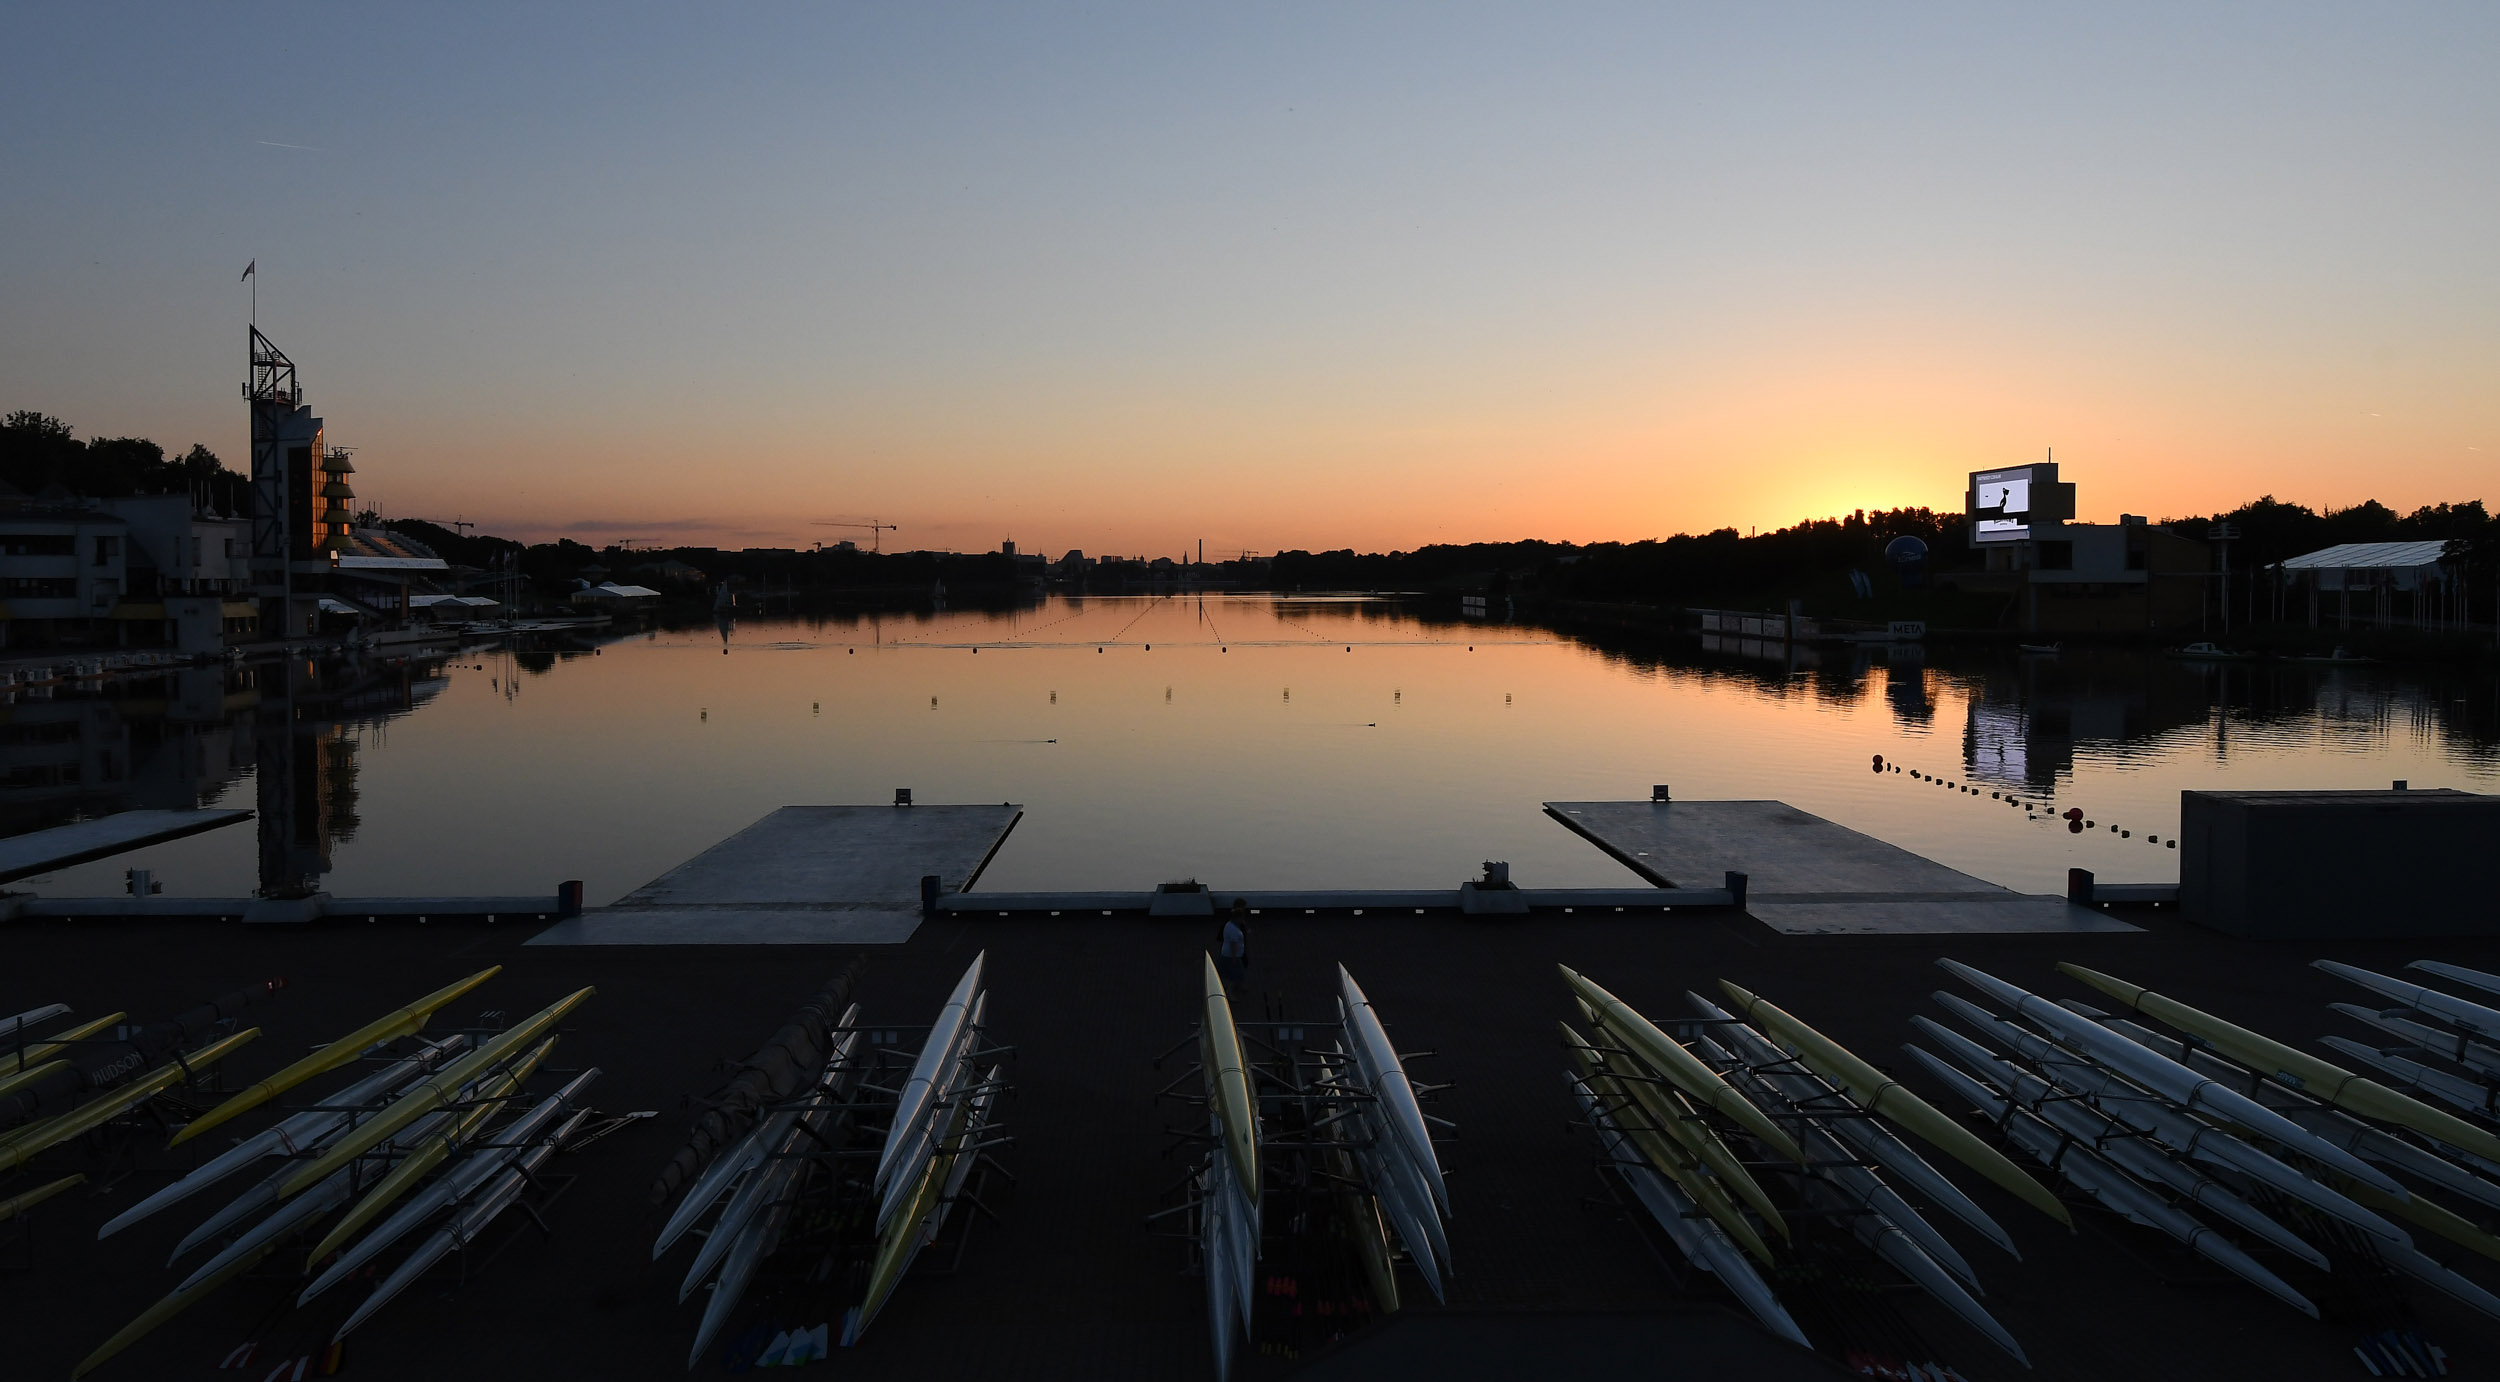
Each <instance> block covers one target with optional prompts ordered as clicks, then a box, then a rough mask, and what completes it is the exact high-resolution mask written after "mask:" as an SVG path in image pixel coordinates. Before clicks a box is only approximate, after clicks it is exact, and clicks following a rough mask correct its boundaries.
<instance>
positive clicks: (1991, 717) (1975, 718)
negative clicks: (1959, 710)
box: [1962, 699, 2031, 784]
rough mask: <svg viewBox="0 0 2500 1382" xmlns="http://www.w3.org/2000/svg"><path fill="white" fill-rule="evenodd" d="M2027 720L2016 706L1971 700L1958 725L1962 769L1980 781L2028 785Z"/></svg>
mask: <svg viewBox="0 0 2500 1382" xmlns="http://www.w3.org/2000/svg"><path fill="white" fill-rule="evenodd" d="M2030 749H2031V719H2030V717H2029V716H2027V715H2025V714H2024V713H2023V708H2022V707H2021V706H2019V705H2003V704H1995V703H1991V702H1987V701H1981V700H1977V699H1973V700H1972V701H1971V703H1970V712H1969V716H1968V718H1967V719H1966V720H1965V721H1964V722H1963V726H1962V769H1963V772H1964V773H1966V774H1967V775H1969V776H1971V777H1974V778H1977V779H1979V780H1980V781H1983V782H2006V783H2026V784H2027V783H2029V782H2030V780H2031V752H2030Z"/></svg>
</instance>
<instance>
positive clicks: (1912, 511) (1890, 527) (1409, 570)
mask: <svg viewBox="0 0 2500 1382" xmlns="http://www.w3.org/2000/svg"><path fill="white" fill-rule="evenodd" d="M1899 537H1915V538H1918V539H1919V540H1921V541H1922V542H1925V543H1926V544H1927V546H1928V549H1929V561H1930V563H1931V564H1942V565H1966V564H1968V561H1969V548H1968V543H1967V541H1966V537H1965V524H1964V522H1963V519H1962V516H1961V514H1959V513H1958V512H1957V513H1938V512H1937V511H1935V510H1933V509H1924V508H1909V509H1877V510H1873V511H1869V510H1866V509H1860V510H1858V511H1856V512H1854V513H1851V514H1849V515H1847V516H1845V517H1841V518H1818V519H1809V520H1807V521H1805V522H1802V523H1798V524H1796V525H1794V526H1792V527H1787V528H1780V529H1777V530H1775V531H1772V532H1768V533H1759V534H1756V535H1754V536H1752V537H1747V536H1745V535H1744V534H1742V533H1739V532H1737V531H1736V530H1735V529H1734V528H1718V529H1714V530H1712V531H1710V532H1707V533H1699V534H1693V533H1678V534H1676V535H1675V536H1673V537H1666V538H1645V539H1643V540H1641V541H1639V542H1592V543H1585V544H1581V543H1569V542H1540V541H1534V540H1530V541H1524V542H1478V543H1469V544H1466V545H1463V546H1460V545H1435V546H1430V547H1419V548H1417V549H1415V550H1414V551H1412V552H1388V553H1379V554H1366V555H1358V554H1356V553H1354V552H1352V551H1336V552H1280V553H1278V554H1277V557H1276V562H1275V566H1274V568H1273V571H1274V576H1273V580H1274V583H1275V584H1276V585H1277V586H1278V587H1279V588H1281V589H1301V590H1326V589H1340V590H1343V589H1368V590H1436V589H1458V588H1464V589H1468V590H1475V591H1482V592H1485V593H1489V594H1514V593H1526V592H1529V591H1534V592H1535V593H1537V594H1541V595H1550V596H1559V597H1562V598H1565V599H1575V600H1593V601H1612V602H1627V603H1643V604H1696V603H1706V602H1707V601H1710V600H1714V599H1739V598H1744V597H1748V596H1753V595H1757V594H1760V593H1762V592H1765V591H1771V590H1777V589H1780V588H1783V587H1785V586H1788V585H1792V584H1795V583H1797V582H1798V581H1799V580H1801V579H1804V578H1809V577H1814V576H1825V575H1830V574H1832V573H1836V572H1842V571H1846V570H1848V569H1849V568H1851V567H1856V568H1860V569H1864V570H1869V571H1872V570H1874V569H1875V568H1876V567H1877V566H1878V565H1879V564H1881V563H1882V561H1883V552H1884V546H1885V544H1887V543H1889V542H1891V541H1892V540H1893V539H1894V538H1899Z"/></svg>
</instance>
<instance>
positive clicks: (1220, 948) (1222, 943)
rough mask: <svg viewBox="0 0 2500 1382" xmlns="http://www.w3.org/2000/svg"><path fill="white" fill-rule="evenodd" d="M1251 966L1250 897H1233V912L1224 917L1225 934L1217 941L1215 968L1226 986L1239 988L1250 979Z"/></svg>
mask: <svg viewBox="0 0 2500 1382" xmlns="http://www.w3.org/2000/svg"><path fill="white" fill-rule="evenodd" d="M1249 968H1250V899H1248V898H1246V897H1236V898H1234V899H1233V910H1232V914H1231V915H1229V916H1227V917H1225V918H1224V935H1223V937H1222V939H1220V940H1218V941H1217V942H1216V946H1215V969H1216V972H1217V973H1218V974H1221V975H1222V976H1223V977H1224V987H1226V988H1228V989H1237V988H1240V987H1241V986H1242V985H1244V984H1246V983H1247V982H1248V980H1249V976H1248V971H1249Z"/></svg>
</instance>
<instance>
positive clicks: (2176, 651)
mask: <svg viewBox="0 0 2500 1382" xmlns="http://www.w3.org/2000/svg"><path fill="white" fill-rule="evenodd" d="M2170 655H2171V656H2172V657H2179V658H2186V659H2187V660H2189V661H2191V662H2246V661H2248V660H2249V659H2251V658H2254V657H2255V656H2257V655H2256V654H2255V653H2243V652H2237V651H2234V650H2233V649H2230V648H2225V647H2223V646H2221V645H2220V644H2218V643H2190V644H2188V645H2187V646H2186V647H2184V648H2173V649H2171V650H2170Z"/></svg>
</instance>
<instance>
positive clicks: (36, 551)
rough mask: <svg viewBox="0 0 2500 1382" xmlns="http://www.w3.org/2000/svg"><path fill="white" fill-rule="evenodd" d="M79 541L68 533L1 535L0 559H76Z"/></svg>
mask: <svg viewBox="0 0 2500 1382" xmlns="http://www.w3.org/2000/svg"><path fill="white" fill-rule="evenodd" d="M77 555H78V540H77V539H76V538H73V537H71V536H70V535H69V534H67V533H6V534H0V557H74V556H77Z"/></svg>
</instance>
